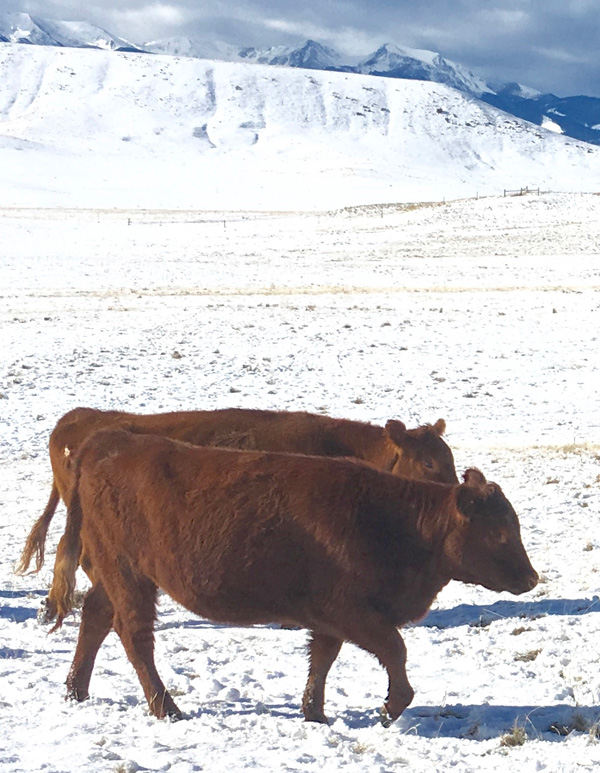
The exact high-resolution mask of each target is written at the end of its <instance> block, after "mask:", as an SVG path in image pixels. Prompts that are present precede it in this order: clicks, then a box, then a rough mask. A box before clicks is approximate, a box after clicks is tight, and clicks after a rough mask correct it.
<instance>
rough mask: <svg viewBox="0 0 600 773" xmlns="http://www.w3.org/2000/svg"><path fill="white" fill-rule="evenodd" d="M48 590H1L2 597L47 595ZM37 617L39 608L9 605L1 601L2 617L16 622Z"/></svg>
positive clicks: (14, 597) (0, 597) (16, 597)
mask: <svg viewBox="0 0 600 773" xmlns="http://www.w3.org/2000/svg"><path fill="white" fill-rule="evenodd" d="M46 595H47V591H45V590H39V591H16V590H0V599H18V598H29V599H30V598H32V597H37V596H46ZM36 617H37V609H32V608H31V607H26V606H23V607H20V606H8V605H7V604H3V603H1V602H0V618H4V619H5V620H12V621H13V622H14V623H24V622H25V621H26V620H32V619H35V618H36Z"/></svg>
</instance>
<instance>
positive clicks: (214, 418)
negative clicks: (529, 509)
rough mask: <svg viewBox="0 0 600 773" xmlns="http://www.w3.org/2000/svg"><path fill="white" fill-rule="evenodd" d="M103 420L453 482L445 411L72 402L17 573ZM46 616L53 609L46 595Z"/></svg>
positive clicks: (40, 553)
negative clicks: (418, 422) (378, 412)
mask: <svg viewBox="0 0 600 773" xmlns="http://www.w3.org/2000/svg"><path fill="white" fill-rule="evenodd" d="M108 428H112V429H117V428H121V429H127V430H129V431H131V432H139V433H144V434H153V435H164V436H165V437H170V438H173V439H175V440H184V441H185V442H186V443H193V444H194V445H199V446H204V445H208V446H226V447H228V448H238V449H256V450H261V451H285V452H290V453H298V454H314V455H316V456H353V457H356V458H357V459H363V460H365V461H367V462H370V463H371V464H373V465H375V466H376V467H378V468H380V469H382V470H389V471H390V472H393V473H394V474H395V475H400V476H402V477H406V478H415V479H417V480H435V481H440V482H441V483H458V479H457V477H456V470H455V469H454V459H453V457H452V452H451V451H450V449H449V448H448V446H447V445H446V443H445V442H444V441H443V440H442V437H441V436H442V435H443V433H444V431H445V429H446V424H445V422H444V420H443V419H440V420H439V421H438V422H436V423H435V424H434V425H429V424H426V425H424V426H422V427H417V428H416V429H409V430H407V429H406V427H405V426H404V424H403V423H402V422H401V421H394V420H390V421H388V423H387V424H386V426H385V428H384V427H378V426H375V425H373V424H366V423H363V422H358V421H349V420H347V419H333V418H330V417H329V416H320V415H318V414H311V413H303V412H285V411H259V410H249V409H243V408H226V409H224V410H220V411H184V412H177V413H158V414H149V415H144V414H136V413H124V412H122V411H99V410H96V409H95V408H76V409H75V410H73V411H69V413H67V414H65V415H64V416H63V417H62V418H61V419H60V420H59V421H58V423H57V425H56V427H55V428H54V430H53V431H52V434H51V435H50V464H51V465H52V472H53V474H54V481H53V484H52V491H51V493H50V499H49V500H48V504H47V505H46V509H45V510H44V512H43V514H42V515H41V516H40V518H38V520H37V521H36V522H35V524H34V525H33V528H32V529H31V532H30V533H29V536H28V538H27V542H26V544H25V548H24V550H23V554H22V556H21V560H20V563H19V566H18V568H17V572H18V573H20V574H23V573H25V572H26V571H27V569H28V568H29V565H30V563H31V561H32V559H33V556H34V555H35V557H36V571H39V570H40V569H41V568H42V565H43V563H44V545H45V542H46V535H47V532H48V527H49V526H50V522H51V520H52V517H53V515H54V512H55V510H56V506H57V505H58V503H59V501H60V499H62V500H63V501H64V502H65V504H66V505H67V507H68V505H69V501H70V496H69V492H70V490H71V487H72V485H73V458H74V454H75V452H76V450H77V449H78V448H79V446H80V445H81V444H82V443H83V441H84V440H85V439H86V438H87V437H89V436H90V435H91V434H92V433H93V432H95V431H97V430H99V429H108ZM47 616H48V618H49V619H52V618H53V616H54V614H53V603H52V599H51V598H50V599H49V602H48V607H47Z"/></svg>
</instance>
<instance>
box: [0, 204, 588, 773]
mask: <svg viewBox="0 0 600 773" xmlns="http://www.w3.org/2000/svg"><path fill="white" fill-rule="evenodd" d="M85 203H89V204H90V206H91V205H92V203H91V202H85ZM0 228H1V232H2V241H1V247H0V272H1V283H0V298H1V303H0V326H1V330H0V335H1V337H0V340H1V342H2V343H1V346H0V507H1V512H2V518H1V519H0V709H1V711H0V715H1V720H0V723H1V727H2V732H0V769H1V770H2V771H3V773H4V772H5V771H6V773H17V771H40V770H44V771H48V772H49V773H50V772H52V773H54V772H56V773H58V771H69V773H70V772H71V771H82V770H84V771H86V773H87V772H88V771H89V772H90V773H95V772H96V771H97V772H98V773H100V772H101V771H102V773H105V772H106V771H114V772H115V773H117V772H120V773H124V772H129V771H137V770H150V771H171V772H172V773H184V772H185V773H187V772H188V771H199V770H205V771H226V770H227V771H229V770H241V769H249V770H262V771H279V770H287V771H302V773H310V772H312V771H327V772H329V771H338V770H339V771H343V770H348V771H353V773H354V771H365V772H367V771H368V773H373V771H380V772H381V773H383V772H384V771H385V772H386V773H387V772H388V771H400V770H410V771H411V772H413V771H416V772H418V771H427V773H430V772H431V771H448V770H455V771H506V770H507V769H509V768H512V769H515V770H519V771H523V772H524V773H528V772H529V771H540V770H546V771H552V773H554V772H555V771H572V770H587V769H592V768H593V767H594V766H596V765H598V764H600V743H599V742H598V740H597V735H598V732H597V731H598V723H599V722H600V671H599V668H598V665H599V659H600V658H599V652H598V646H599V642H600V599H599V597H598V593H599V588H600V580H599V575H598V568H599V566H600V561H599V558H598V557H599V555H600V553H599V551H600V538H599V537H598V515H599V509H600V464H599V460H600V443H599V440H598V438H599V432H600V421H599V416H600V392H599V390H598V383H599V380H600V379H599V375H600V374H599V369H600V358H599V357H598V348H599V345H598V339H599V335H600V334H599V332H598V331H599V330H600V294H599V289H600V266H599V264H598V255H599V252H600V250H599V245H600V197H599V196H593V195H576V194H568V195H547V196H539V197H538V196H523V197H517V198H511V197H507V198H502V197H497V198H480V199H479V200H475V199H471V200H464V201H457V202H454V203H450V204H448V203H447V204H439V205H426V206H422V207H416V208H411V207H402V206H397V207H370V208H364V209H354V210H345V211H336V212H331V213H329V214H324V213H320V214H317V213H315V214H299V215H292V214H290V215H281V214H280V215H271V214H269V213H268V212H265V213H263V214H257V213H252V212H242V211H237V212H216V211H215V212H202V213H200V212H181V211H180V212H168V211H161V212H158V211H157V212H136V211H118V210H111V211H100V210H92V209H90V210H85V211H79V212H77V211H69V210H60V209H51V210H27V211H26V210H18V209H12V210H1V211H0ZM77 405H91V406H97V407H104V408H108V407H118V408H124V409H128V410H134V411H142V412H155V411H161V410H170V409H179V408H217V407H226V406H233V405H239V406H256V407H265V408H267V407H271V408H281V409H307V410H312V411H324V412H327V413H329V414H332V415H336V416H347V417H352V418H357V419H364V420H370V421H373V422H384V421H385V420H386V419H388V418H391V417H398V418H401V419H403V420H404V421H405V422H406V423H407V424H409V425H416V424H418V423H422V422H427V421H435V420H436V419H438V418H440V417H444V418H445V419H446V420H447V425H448V432H447V440H448V442H449V443H450V444H451V446H452V447H453V449H454V452H455V458H456V463H457V468H458V469H459V470H462V469H464V468H465V467H467V466H470V465H477V466H479V467H480V468H481V469H482V470H483V471H484V472H485V474H486V475H487V477H488V478H489V479H491V480H495V481H497V482H498V483H500V484H501V485H502V487H503V489H504V491H505V493H506V494H507V496H508V497H509V498H510V499H511V501H512V502H513V504H514V506H515V508H516V510H517V512H518V513H519V515H520V518H521V525H522V532H523V540H524V543H525V545H526V547H527V549H528V551H529V554H530V557H531V559H532V563H533V564H534V566H535V568H536V569H537V570H538V571H539V572H540V574H541V577H542V580H541V582H540V584H539V586H538V587H537V588H536V589H535V590H534V591H533V592H532V593H531V594H528V595H527V596H521V597H518V598H515V597H511V596H510V595H508V594H502V595H498V594H493V593H491V592H489V591H485V590H484V589H482V588H477V587H471V586H466V585H462V584H459V583H451V584H450V585H449V586H448V587H447V588H446V589H445V590H444V591H443V592H442V593H441V594H440V596H439V598H438V600H437V602H436V604H435V605H434V608H433V609H432V611H431V613H430V615H429V616H428V617H427V618H426V619H425V620H424V621H423V622H422V623H420V624H419V625H416V626H414V627H410V628H408V629H407V630H405V632H404V635H405V639H406V643H407V647H408V673H409V678H410V680H411V682H412V684H413V686H414V688H415V692H416V695H415V700H414V702H413V704H412V705H411V706H410V707H409V708H408V709H407V710H406V711H405V713H404V714H403V716H402V717H401V718H400V720H398V721H397V722H396V723H395V724H394V725H392V726H391V727H390V728H388V729H384V728H383V727H382V726H381V725H380V724H379V723H378V714H377V709H378V707H379V706H380V704H381V702H382V700H383V698H384V696H385V691H386V677H385V674H384V672H383V671H382V669H381V668H380V667H379V666H378V664H377V663H376V662H375V661H374V660H373V659H372V658H371V657H370V656H368V655H367V654H366V653H364V652H362V651H361V650H358V649H356V648H355V647H353V646H351V645H345V646H344V647H343V648H342V652H341V653H340V656H339V658H338V660H337V662H336V664H335V665H334V668H333V669H332V672H331V675H330V678H329V682H328V692H327V696H326V710H327V713H328V715H329V716H330V718H331V724H330V725H329V726H328V727H325V726H315V725H311V724H307V723H304V722H303V720H302V714H301V709H300V699H301V694H302V690H303V687H304V681H305V674H306V668H307V662H306V654H305V640H306V634H305V632H303V631H282V630H278V629H276V628H274V627H259V628H253V629H240V628H236V627H228V626H222V625H213V624H211V623H209V622H207V621H203V620H200V619H198V618H195V617H194V616H193V615H191V614H189V613H188V612H186V611H185V610H183V609H181V608H179V607H177V606H176V605H175V604H173V603H172V602H171V601H170V600H169V598H168V597H166V596H163V597H162V598H161V604H160V610H159V621H158V624H157V632H156V651H157V662H158V668H159V672H160V673H161V676H162V677H163V679H164V681H165V683H166V684H167V686H168V687H169V689H170V690H171V691H172V693H173V694H174V695H175V696H176V700H177V703H178V704H179V706H180V707H181V708H182V710H183V711H184V712H185V713H186V718H185V719H184V720H183V721H181V722H176V723H171V722H167V721H158V720H155V719H153V718H151V717H149V716H148V715H147V711H146V703H145V700H144V697H143V694H142V691H141V687H140V685H139V683H138V681H137V678H136V676H135V674H134V672H133V669H132V668H131V666H130V665H129V662H128V661H127V659H126V657H125V655H124V652H123V649H122V647H121V644H120V642H119V641H118V639H117V637H116V635H115V634H110V636H109V638H108V639H107V641H106V642H105V644H104V645H103V647H102V648H101V651H100V653H99V657H98V661H97V665H96V670H95V673H94V676H93V677H92V683H91V695H92V697H91V699H90V700H89V701H87V702H85V703H83V704H73V703H68V702H65V701H64V700H63V696H64V692H65V688H64V680H65V678H66V674H67V671H68V668H69V664H70V661H71V659H72V656H73V652H74V647H75V642H76V638H77V632H78V618H77V616H75V617H74V618H71V619H69V620H68V621H67V623H66V624H65V625H64V627H63V628H62V629H61V630H60V631H59V632H58V633H56V634H53V635H51V636H49V635H48V634H47V631H46V629H45V628H43V627H42V626H40V625H39V624H38V623H37V622H36V611H37V609H38V607H39V604H40V602H41V600H42V598H43V597H44V595H45V593H46V591H47V588H48V585H49V583H50V581H51V570H52V559H53V552H54V549H55V546H56V542H57V541H58V539H59V537H60V534H61V533H62V530H63V528H64V509H63V508H62V506H61V508H60V509H59V511H58V512H57V515H56V517H55V519H54V522H53V525H52V529H51V534H50V539H49V546H48V559H47V564H46V566H45V567H44V569H43V570H42V572H41V573H40V574H39V575H31V576H27V577H17V576H15V575H14V574H13V566H14V564H15V562H16V561H17V559H18V557H19V554H20V551H21V549H22V546H23V542H24V540H25V537H26V535H27V533H28V531H29V528H30V527H31V525H32V523H33V521H34V520H35V519H36V518H37V517H38V515H39V514H40V513H41V511H42V509H43V507H44V505H45V503H46V500H47V497H48V495H49V491H50V482H51V475H50V468H49V463H48V458H47V452H46V444H47V440H48V436H49V433H50V431H51V429H52V427H53V425H54V423H55V422H56V420H57V419H58V418H59V417H60V416H61V415H62V414H63V413H64V412H65V411H67V410H69V409H70V408H73V407H75V406H77ZM84 584H85V583H84V578H83V577H82V578H81V587H84ZM597 615H598V616H597ZM515 728H516V732H512V733H511V731H514V730H515ZM522 731H524V733H525V734H526V737H524V738H521V740H524V743H523V744H522V745H520V746H510V745H506V743H510V739H511V738H512V739H516V740H518V739H519V736H520V734H521V732H522ZM507 733H509V740H508V741H503V737H504V736H505V734H507Z"/></svg>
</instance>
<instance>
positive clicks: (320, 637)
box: [302, 631, 343, 724]
mask: <svg viewBox="0 0 600 773" xmlns="http://www.w3.org/2000/svg"><path fill="white" fill-rule="evenodd" d="M342 643H343V640H342V639H338V638H336V637H335V636H326V635H325V634H320V633H315V632H314V631H313V633H312V637H311V640H310V642H309V644H308V649H309V653H310V669H309V672H308V681H307V682H306V688H305V690H304V696H303V698H302V711H303V712H304V719H305V720H306V721H307V722H322V723H324V724H327V717H326V716H325V713H324V703H325V680H326V679H327V674H328V673H329V669H330V668H331V666H332V665H333V661H334V660H335V659H336V658H337V656H338V653H339V651H340V647H341V646H342Z"/></svg>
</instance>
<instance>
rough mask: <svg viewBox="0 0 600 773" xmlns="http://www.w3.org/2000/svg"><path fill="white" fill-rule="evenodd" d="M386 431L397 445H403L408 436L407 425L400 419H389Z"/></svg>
mask: <svg viewBox="0 0 600 773" xmlns="http://www.w3.org/2000/svg"><path fill="white" fill-rule="evenodd" d="M385 431H386V432H387V434H388V437H389V438H391V439H392V440H393V441H394V443H396V445H402V443H403V442H404V440H405V436H406V432H407V430H406V425H405V424H404V422H402V421H399V420H398V419H389V420H388V421H387V422H386V425H385Z"/></svg>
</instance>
